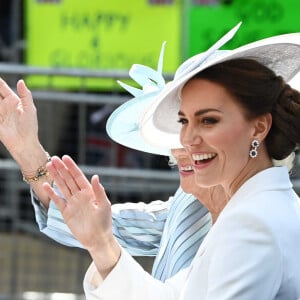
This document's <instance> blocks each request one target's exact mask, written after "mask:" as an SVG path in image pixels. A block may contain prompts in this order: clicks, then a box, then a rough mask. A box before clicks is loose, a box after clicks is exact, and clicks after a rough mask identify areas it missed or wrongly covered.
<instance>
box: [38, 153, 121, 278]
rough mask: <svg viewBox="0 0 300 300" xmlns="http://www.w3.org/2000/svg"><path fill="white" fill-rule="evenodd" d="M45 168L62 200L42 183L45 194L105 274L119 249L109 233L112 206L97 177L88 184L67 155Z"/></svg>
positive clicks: (117, 254)
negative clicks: (61, 195)
mask: <svg viewBox="0 0 300 300" xmlns="http://www.w3.org/2000/svg"><path fill="white" fill-rule="evenodd" d="M47 169H48V171H49V173H50V175H51V176H52V178H53V180H54V181H55V183H56V185H57V186H58V188H59V190H60V191H61V192H62V194H63V195H64V198H62V197H60V196H59V195H58V194H57V193H56V192H55V191H54V189H53V188H52V187H51V185H49V184H47V183H45V184H44V189H45V192H46V193H47V194H48V196H49V198H51V199H52V200H53V201H54V202H55V204H56V205H57V207H58V208H59V209H60V211H61V213H62V215H63V217H64V220H65V222H66V224H67V225H68V226H69V228H70V230H71V231H72V233H73V235H74V236H75V237H76V238H77V239H78V240H79V241H80V242H81V244H82V245H83V246H84V247H85V248H86V249H87V250H88V251H89V252H90V254H91V255H92V257H93V259H94V261H95V263H96V265H97V266H98V265H99V271H100V272H101V274H102V275H105V274H106V272H107V270H110V269H111V267H112V266H114V265H115V263H116V262H117V260H118V258H119V256H120V247H119V245H118V243H117V242H116V240H115V238H114V236H113V234H112V217H111V204H110V202H109V200H108V198H107V196H106V194H105V191H104V188H103V186H102V185H101V184H100V183H99V179H98V176H97V175H94V176H93V177H92V180H91V183H90V182H89V181H88V179H87V178H86V177H85V175H84V174H83V172H82V171H81V170H80V168H79V167H78V166H77V165H76V163H75V162H74V161H73V160H72V159H71V157H69V156H67V155H65V156H63V157H62V159H60V158H58V157H53V158H52V161H51V162H49V163H48V164H47ZM97 262H98V263H99V264H97ZM103 270H104V273H103Z"/></svg>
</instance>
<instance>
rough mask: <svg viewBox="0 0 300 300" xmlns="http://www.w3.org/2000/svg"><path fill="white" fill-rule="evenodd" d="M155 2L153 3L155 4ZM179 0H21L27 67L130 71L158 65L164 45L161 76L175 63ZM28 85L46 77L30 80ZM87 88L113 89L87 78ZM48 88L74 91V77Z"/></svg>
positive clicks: (41, 83)
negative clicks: (23, 12) (24, 3)
mask: <svg viewBox="0 0 300 300" xmlns="http://www.w3.org/2000/svg"><path fill="white" fill-rule="evenodd" d="M156 2H157V3H156ZM180 8H181V6H180V1H179V0H176V1H175V0H174V1H145V0H130V1H127V2H126V1H125V2H124V0H97V1H95V0H85V1H82V0H60V1H59V0H56V1H49V0H48V1H41V0H27V1H26V45H27V48H26V64H28V65H34V66H46V67H68V68H84V69H97V70H113V69H116V70H126V71H127V70H129V68H130V67H131V65H132V64H134V63H139V64H145V65H148V66H150V67H152V68H156V67H157V62H158V57H159V53H160V48H161V45H162V43H163V41H167V45H166V51H165V60H164V69H163V71H164V72H174V70H175V69H176V67H177V66H178V64H179V63H180V58H181V56H180V32H181V22H180V19H181V15H180V12H181V10H180ZM27 81H28V83H29V85H30V86H31V87H42V86H44V85H46V82H47V79H46V78H42V77H41V76H30V77H29V78H28V79H27ZM87 82H88V85H89V86H90V87H91V88H96V87H102V88H108V89H110V88H111V87H116V86H117V84H116V83H115V82H114V81H112V80H110V81H108V82H104V81H103V80H101V81H100V80H99V79H98V80H97V79H89V80H88V81H87ZM52 85H53V86H54V87H62V88H68V87H69V88H72V87H73V88H76V87H78V86H79V85H80V81H79V79H78V78H71V79H70V78H61V77H57V78H55V77H54V78H53V79H52Z"/></svg>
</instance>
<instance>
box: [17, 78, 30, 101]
mask: <svg viewBox="0 0 300 300" xmlns="http://www.w3.org/2000/svg"><path fill="white" fill-rule="evenodd" d="M17 91H18V95H19V97H20V98H21V101H22V104H23V106H26V105H28V103H33V99H32V94H31V91H30V90H29V89H28V88H27V86H26V84H25V82H24V80H23V79H20V80H19V81H18V82H17Z"/></svg>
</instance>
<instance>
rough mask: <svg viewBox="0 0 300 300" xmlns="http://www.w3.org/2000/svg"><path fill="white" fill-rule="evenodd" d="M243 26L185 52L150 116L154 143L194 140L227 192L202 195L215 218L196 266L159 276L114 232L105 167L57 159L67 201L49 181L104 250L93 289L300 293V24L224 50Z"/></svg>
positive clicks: (75, 228) (74, 221)
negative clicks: (293, 163) (293, 162)
mask: <svg viewBox="0 0 300 300" xmlns="http://www.w3.org/2000/svg"><path fill="white" fill-rule="evenodd" d="M233 34H234V32H230V33H229V35H226V36H225V37H223V38H222V39H221V40H220V41H219V42H217V43H216V44H215V45H214V46H213V47H211V48H210V49H209V50H208V51H206V52H204V53H201V54H199V55H196V56H195V57H193V58H191V59H189V60H188V61H187V62H185V63H184V64H183V65H182V66H181V67H180V68H179V71H180V72H177V73H176V75H175V78H174V80H173V81H172V82H170V83H169V84H168V85H167V86H166V87H165V88H164V90H163V91H162V92H161V93H160V95H159V96H158V97H157V99H156V101H155V103H152V104H151V106H150V107H149V108H148V109H147V110H146V111H145V114H144V116H143V118H142V119H141V121H140V124H139V125H140V128H141V132H142V134H143V137H144V138H145V139H146V140H147V141H148V142H149V143H152V144H153V145H156V146H159V147H161V148H166V149H170V148H173V149H175V148H180V147H182V146H184V148H185V150H186V151H187V152H188V153H189V156H190V158H191V160H192V162H193V168H194V172H195V178H196V183H197V185H198V186H199V187H201V188H203V187H204V188H212V187H215V186H217V185H221V186H222V187H223V188H224V190H225V193H226V195H227V199H226V200H227V201H225V203H224V202H223V201H222V202H220V201H218V200H216V201H214V200H212V201H206V202H203V204H204V205H205V206H206V207H207V208H208V210H210V211H214V212H215V214H214V215H215V217H214V220H213V222H214V224H213V226H212V228H211V230H210V232H209V233H208V234H207V236H206V237H205V239H204V241H203V243H202V244H201V246H200V248H199V250H198V252H197V254H196V256H195V258H194V260H193V262H192V264H191V266H190V267H189V268H187V269H185V270H182V271H181V272H179V273H178V274H176V275H175V276H174V277H172V278H171V279H169V280H167V281H166V283H161V282H158V281H157V280H154V279H153V278H151V276H150V275H149V274H147V273H146V272H144V271H143V270H142V269H141V268H140V266H139V265H138V264H137V263H135V262H134V261H133V260H132V258H131V257H130V256H129V255H128V254H127V253H126V252H125V251H124V250H122V249H121V247H120V246H119V244H118V243H117V241H116V239H115V238H114V237H113V235H112V232H111V216H110V203H109V201H108V199H107V197H106V196H105V192H104V190H103V187H102V186H101V184H100V183H99V179H98V177H97V176H94V177H93V178H92V180H91V183H89V181H88V180H87V179H86V178H85V176H84V175H83V173H82V172H81V171H80V169H79V168H78V167H77V166H76V164H75V163H74V162H73V161H72V160H71V158H70V157H68V156H64V157H63V158H62V159H59V158H58V157H53V158H52V161H51V162H49V163H48V165H47V169H48V171H49V173H50V174H51V176H52V177H53V178H54V180H55V182H56V183H57V185H58V187H59V188H60V190H61V191H62V193H63V194H64V196H65V199H66V201H64V200H63V199H62V198H61V197H60V196H59V195H58V194H56V193H55V191H54V190H53V189H52V187H51V186H50V185H49V184H45V185H44V189H45V192H46V193H47V194H48V196H49V197H50V198H52V199H53V200H54V201H55V203H56V204H57V206H58V207H59V208H60V210H61V212H62V214H63V216H64V219H65V221H66V223H67V224H68V225H69V227H70V228H71V230H72V232H73V234H74V235H75V236H76V237H77V238H78V240H80V241H81V243H82V244H83V245H85V247H86V248H87V249H88V250H89V252H90V254H91V256H92V259H93V263H92V265H91V266H90V268H89V270H88V271H87V274H86V277H85V282H84V287H85V293H86V296H87V299H105V300H108V299H113V300H116V299H122V300H123V299H131V300H132V299H164V300H165V299H181V300H194V299H206V300H212V299H214V300H215V299H218V300H219V299H222V300H225V299H249V300H253V299H264V300H265V299H281V300H295V299H299V298H300V264H299V263H298V260H299V259H298V255H299V253H300V203H299V197H298V196H297V195H296V193H295V192H294V190H293V188H292V184H291V182H290V179H289V170H288V168H287V167H286V166H285V165H284V164H285V161H284V162H282V161H281V160H282V159H286V158H287V157H292V156H293V153H294V151H296V150H297V148H298V147H299V143H300V94H299V92H298V91H296V90H293V89H292V88H291V87H290V86H289V85H288V84H286V82H287V81H289V80H290V79H292V78H293V76H294V75H295V74H296V73H297V72H299V70H300V34H288V35H283V36H277V37H273V38H269V39H265V40H262V41H258V42H255V43H251V44H249V45H245V46H243V47H240V48H237V49H235V50H232V51H219V50H217V49H218V48H220V47H221V46H222V45H223V44H224V43H225V42H226V41H227V40H228V39H229V38H230V37H231V36H232V35H233ZM128 117H130V116H128ZM178 121H179V122H178ZM275 163H276V166H275ZM278 165H280V166H278ZM204 201H205V200H204Z"/></svg>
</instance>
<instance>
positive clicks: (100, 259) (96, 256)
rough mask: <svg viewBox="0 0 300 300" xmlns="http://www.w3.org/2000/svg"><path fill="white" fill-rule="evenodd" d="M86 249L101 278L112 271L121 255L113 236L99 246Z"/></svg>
mask: <svg viewBox="0 0 300 300" xmlns="http://www.w3.org/2000/svg"><path fill="white" fill-rule="evenodd" d="M88 251H89V253H90V255H91V257H92V259H93V261H94V263H95V265H96V267H97V269H98V272H99V273H100V275H101V276H102V277H103V278H105V277H106V276H107V275H108V274H109V273H110V272H111V271H112V269H113V268H114V267H115V266H116V264H117V263H118V261H119V259H120V256H121V247H120V245H119V243H118V242H117V240H116V239H115V238H114V237H112V238H111V239H110V240H109V241H107V242H102V243H101V247H93V248H90V249H88Z"/></svg>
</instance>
